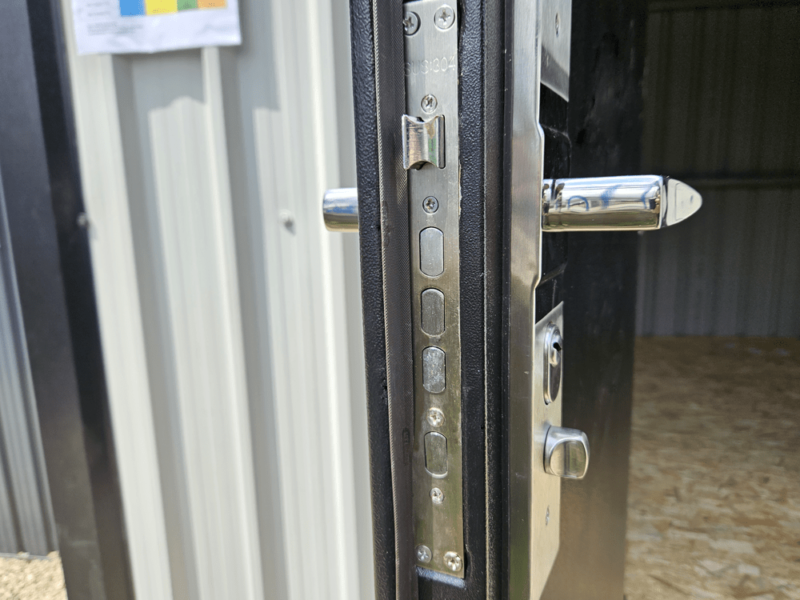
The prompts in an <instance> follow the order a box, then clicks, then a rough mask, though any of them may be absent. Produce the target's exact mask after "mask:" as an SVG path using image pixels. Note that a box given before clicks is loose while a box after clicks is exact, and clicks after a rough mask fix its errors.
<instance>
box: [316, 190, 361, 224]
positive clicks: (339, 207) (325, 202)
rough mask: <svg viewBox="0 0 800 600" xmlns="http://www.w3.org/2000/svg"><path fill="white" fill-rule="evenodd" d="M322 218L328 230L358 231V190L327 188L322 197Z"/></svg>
mask: <svg viewBox="0 0 800 600" xmlns="http://www.w3.org/2000/svg"><path fill="white" fill-rule="evenodd" d="M322 218H323V220H324V221H325V228H326V229H327V230H328V231H352V232H358V190H357V189H356V188H340V189H334V190H328V191H327V192H325V195H324V196H323V197H322Z"/></svg>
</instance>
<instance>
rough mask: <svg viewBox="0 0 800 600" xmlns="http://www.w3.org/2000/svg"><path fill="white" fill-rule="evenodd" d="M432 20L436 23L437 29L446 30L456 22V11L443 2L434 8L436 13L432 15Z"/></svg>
mask: <svg viewBox="0 0 800 600" xmlns="http://www.w3.org/2000/svg"><path fill="white" fill-rule="evenodd" d="M433 22H434V23H435V24H436V28H437V29H441V30H442V31H446V30H448V29H450V28H451V27H452V26H453V23H455V22H456V11H454V10H453V9H452V8H450V7H449V6H448V5H447V4H444V5H442V6H440V7H439V8H438V9H436V14H435V15H433Z"/></svg>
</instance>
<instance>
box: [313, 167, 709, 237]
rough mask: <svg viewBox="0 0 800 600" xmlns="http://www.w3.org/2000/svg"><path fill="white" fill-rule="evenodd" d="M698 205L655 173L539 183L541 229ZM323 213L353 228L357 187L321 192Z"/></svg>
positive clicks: (607, 223)
mask: <svg viewBox="0 0 800 600" xmlns="http://www.w3.org/2000/svg"><path fill="white" fill-rule="evenodd" d="M702 205H703V198H702V196H701V195H700V193H699V192H698V191H697V190H695V189H694V188H692V187H691V186H689V185H687V184H685V183H683V182H682V181H678V180H677V179H672V178H670V177H662V176H660V175H638V176H626V177H586V178H577V179H556V180H555V181H554V180H552V179H546V180H545V181H544V184H543V186H542V230H543V231H549V232H566V231H622V230H633V231H643V230H651V229H660V228H662V227H668V226H669V225H675V224H676V223H680V222H681V221H683V220H685V219H688V218H689V217H691V216H692V215H693V214H694V213H696V212H697V211H698V210H700V207H701V206H702ZM322 215H323V218H324V220H325V227H327V228H328V229H329V230H330V231H342V232H347V231H350V232H356V231H358V190H356V189H355V188H343V189H333V190H328V191H327V192H325V195H324V196H323V199H322Z"/></svg>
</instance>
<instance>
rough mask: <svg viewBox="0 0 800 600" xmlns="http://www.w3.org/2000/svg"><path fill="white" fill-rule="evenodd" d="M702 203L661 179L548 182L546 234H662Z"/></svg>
mask: <svg viewBox="0 0 800 600" xmlns="http://www.w3.org/2000/svg"><path fill="white" fill-rule="evenodd" d="M702 204H703V199H702V197H701V196H700V194H699V193H698V192H697V190H695V189H694V188H692V187H690V186H688V185H686V184H685V183H683V182H682V181H678V180H677V179H671V178H669V177H661V176H658V175H641V176H631V177H591V178H581V179H556V180H555V181H553V180H552V179H546V180H545V181H544V184H543V186H542V230H544V231H619V230H627V229H630V230H648V229H660V228H661V227H667V226H669V225H675V224H676V223H680V222H681V221H683V220H684V219H687V218H689V217H691V216H692V215H693V214H694V213H696V212H697V211H698V210H699V209H700V207H701V206H702Z"/></svg>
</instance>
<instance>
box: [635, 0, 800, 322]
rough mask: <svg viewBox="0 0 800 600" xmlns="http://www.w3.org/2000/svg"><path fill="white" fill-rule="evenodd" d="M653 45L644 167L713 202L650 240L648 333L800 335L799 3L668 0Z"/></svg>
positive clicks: (654, 26)
mask: <svg viewBox="0 0 800 600" xmlns="http://www.w3.org/2000/svg"><path fill="white" fill-rule="evenodd" d="M759 4H761V3H759ZM726 6H727V7H726ZM647 43H648V46H647V63H646V64H647V71H646V76H645V115H644V118H645V140H644V141H645V143H644V165H643V169H644V171H646V172H654V173H664V174H668V175H672V176H675V177H678V178H680V179H685V180H686V181H688V182H691V183H692V184H693V185H695V186H696V187H697V189H698V190H699V191H700V192H701V193H702V194H703V198H704V202H705V204H704V206H703V209H702V211H701V212H700V213H699V214H697V215H696V216H695V217H693V218H692V219H690V220H689V221H687V222H686V223H684V224H681V225H679V226H678V227H675V228H672V229H667V230H664V231H659V232H651V233H645V234H643V235H642V245H641V257H640V258H641V260H640V266H639V304H638V315H637V329H638V332H639V333H640V334H644V335H780V336H798V335H800V310H799V308H800V300H798V298H800V118H799V114H800V110H798V106H800V104H798V102H800V101H798V98H800V9H799V8H798V6H797V5H796V4H795V5H791V4H788V3H773V4H762V6H753V5H750V6H748V5H747V4H746V3H736V4H735V5H731V3H730V2H718V1H715V2H711V3H709V5H708V6H706V7H703V6H702V5H700V6H699V8H694V7H691V6H688V5H687V3H686V2H682V1H681V0H678V1H676V2H670V1H666V2H657V3H653V4H652V5H651V13H650V19H649V24H648V42H647Z"/></svg>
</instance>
